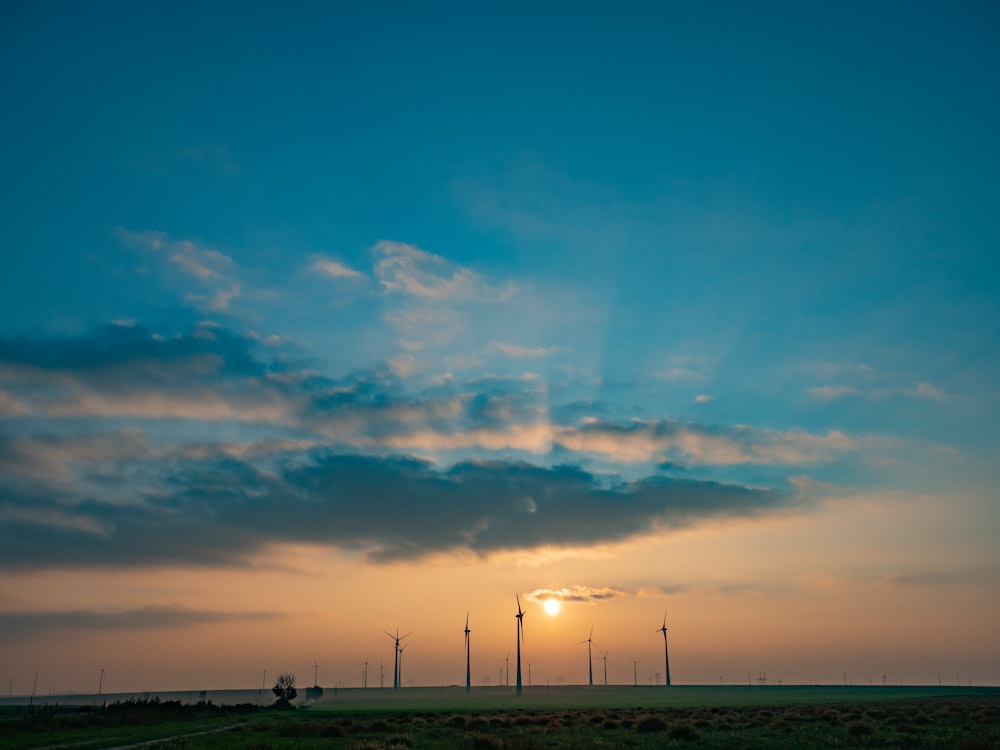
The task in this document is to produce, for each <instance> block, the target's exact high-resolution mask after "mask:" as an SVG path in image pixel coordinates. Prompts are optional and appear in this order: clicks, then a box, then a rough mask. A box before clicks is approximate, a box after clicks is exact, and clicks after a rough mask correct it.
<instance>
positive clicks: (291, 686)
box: [271, 672, 299, 708]
mask: <svg viewBox="0 0 1000 750" xmlns="http://www.w3.org/2000/svg"><path fill="white" fill-rule="evenodd" d="M271 692H272V693H274V697H275V698H276V699H277V700H275V702H274V704H275V705H276V706H279V707H281V708H288V707H290V706H291V703H292V701H293V700H295V699H296V698H297V697H298V695H299V691H298V690H296V689H295V673H294V672H286V673H285V674H280V675H278V680H277V682H275V683H274V687H273V688H271Z"/></svg>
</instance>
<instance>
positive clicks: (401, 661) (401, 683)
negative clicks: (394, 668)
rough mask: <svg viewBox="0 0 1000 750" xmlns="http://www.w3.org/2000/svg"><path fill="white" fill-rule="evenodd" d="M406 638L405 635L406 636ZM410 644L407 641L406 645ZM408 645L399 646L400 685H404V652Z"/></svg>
mask: <svg viewBox="0 0 1000 750" xmlns="http://www.w3.org/2000/svg"><path fill="white" fill-rule="evenodd" d="M404 638H405V636H404ZM409 645H410V644H409V643H407V644H406V646H409ZM406 646H400V647H399V686H400V687H403V652H404V651H405V650H406Z"/></svg>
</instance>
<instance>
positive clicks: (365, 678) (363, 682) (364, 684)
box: [361, 656, 368, 688]
mask: <svg viewBox="0 0 1000 750" xmlns="http://www.w3.org/2000/svg"><path fill="white" fill-rule="evenodd" d="M363 664H364V667H365V673H364V676H363V677H362V678H361V687H363V688H366V687H368V657H367V656H366V657H365V660H364V662H363Z"/></svg>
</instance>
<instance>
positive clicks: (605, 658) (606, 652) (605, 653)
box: [601, 648, 611, 687]
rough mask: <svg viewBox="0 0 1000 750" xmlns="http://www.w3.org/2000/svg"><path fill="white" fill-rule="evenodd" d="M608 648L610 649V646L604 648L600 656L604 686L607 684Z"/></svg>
mask: <svg viewBox="0 0 1000 750" xmlns="http://www.w3.org/2000/svg"><path fill="white" fill-rule="evenodd" d="M610 650H611V649H610V648H606V649H604V656H602V657H601V658H602V659H604V686H605V687H607V686H608V652H609V651H610Z"/></svg>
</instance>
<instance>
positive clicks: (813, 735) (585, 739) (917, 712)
mask: <svg viewBox="0 0 1000 750" xmlns="http://www.w3.org/2000/svg"><path fill="white" fill-rule="evenodd" d="M242 692H243V691H232V697H235V698H238V697H239V696H240V694H241V693H242ZM245 692H246V696H247V697H249V696H251V695H252V696H256V695H257V691H245ZM178 695H186V694H164V696H163V698H162V700H155V699H148V698H142V699H125V700H123V701H122V702H119V703H111V704H110V705H109V708H107V709H105V708H104V707H103V704H102V705H100V706H94V705H92V701H93V699H94V698H95V696H81V697H79V698H78V700H80V701H81V703H80V704H77V705H75V706H74V705H72V703H73V697H72V696H61V698H62V699H64V700H63V701H62V702H61V703H59V704H56V703H55V702H49V703H48V705H45V706H38V705H35V706H33V707H31V708H30V709H29V708H28V707H26V706H23V705H22V706H9V705H8V706H6V707H4V708H3V710H2V711H0V716H2V723H0V746H2V747H4V748H10V750H27V749H28V748H33V749H38V748H49V749H50V750H57V749H58V750H63V749H69V748H75V749H77V750H88V749H91V748H92V749H93V750H102V749H106V748H130V747H139V746H142V747H146V748H154V750H201V749H202V748H220V749H221V750H227V749H230V748H231V749H232V750H290V749H291V748H312V747H315V748H330V749H331V750H335V749H343V750H381V749H382V748H409V747H413V748H472V749H479V748H496V749H498V750H499V749H501V748H519V749H521V750H530V749H531V748H539V749H541V748H568V747H574V748H634V749H635V750H643V749H645V748H658V747H691V748H698V747H701V748H761V749H762V750H763V748H830V747H845V748H849V747H865V748H935V749H936V748H942V749H944V748H949V749H954V750H988V749H990V748H993V749H997V748H1000V688H950V689H949V688H931V687H837V686H781V687H779V686H774V687H758V686H754V687H746V686H744V687H726V686H684V687H671V688H663V687H660V688H649V687H638V688H636V687H624V686H611V687H593V688H591V687H583V686H579V687H577V686H567V687H559V688H555V687H553V688H545V687H532V688H530V689H529V688H526V689H525V691H524V694H523V695H521V696H516V695H515V694H514V691H513V689H507V688H480V689H473V691H472V694H471V695H466V694H465V691H464V689H463V688H459V687H444V688H406V689H402V690H399V691H392V690H383V689H369V690H360V689H353V690H352V689H347V690H345V689H339V690H333V689H327V690H325V691H324V695H323V697H322V699H320V700H319V701H317V702H314V703H312V704H311V705H308V706H305V705H301V706H300V707H299V708H298V709H297V710H294V711H275V710H270V709H266V708H262V707H258V706H253V705H250V704H251V701H247V702H245V703H244V704H243V705H242V706H240V707H236V706H232V705H230V706H221V705H218V704H212V705H205V704H203V705H201V706H197V705H192V704H187V703H183V702H181V701H180V700H179V699H178V698H177V696H178ZM194 695H196V696H197V695H198V693H195V694H194ZM211 695H212V694H211V693H209V696H210V697H211ZM228 695H229V694H227V696H228ZM88 704H89V705H88ZM137 743H142V744H141V745H139V744H137Z"/></svg>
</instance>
